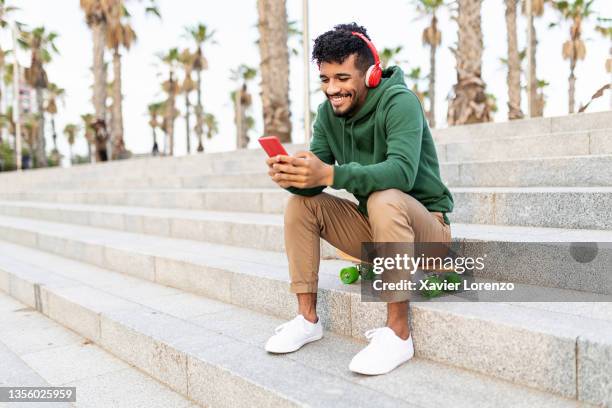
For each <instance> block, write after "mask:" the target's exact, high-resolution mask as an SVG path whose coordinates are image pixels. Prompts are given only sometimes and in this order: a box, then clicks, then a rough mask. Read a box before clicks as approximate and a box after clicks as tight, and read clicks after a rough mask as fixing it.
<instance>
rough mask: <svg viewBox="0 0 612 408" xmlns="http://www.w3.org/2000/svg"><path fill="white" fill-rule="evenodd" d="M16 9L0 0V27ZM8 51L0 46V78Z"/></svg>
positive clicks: (0, 97)
mask: <svg viewBox="0 0 612 408" xmlns="http://www.w3.org/2000/svg"><path fill="white" fill-rule="evenodd" d="M15 10H17V7H14V6H7V5H6V0H0V28H2V29H4V28H6V27H7V26H8V24H9V23H8V20H7V19H6V16H7V15H8V14H9V13H11V12H13V11H15ZM8 53H10V51H9V50H3V49H2V48H1V47H0V78H3V77H4V69H5V62H6V61H5V57H6V55H7V54H8ZM3 85H4V83H3V81H0V115H1V114H3V113H4V110H3V107H2V96H3V95H4V92H3V88H4V87H3ZM3 133H4V129H2V131H1V132H0V141H1V140H2V136H3Z"/></svg>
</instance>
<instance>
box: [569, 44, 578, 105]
mask: <svg viewBox="0 0 612 408" xmlns="http://www.w3.org/2000/svg"><path fill="white" fill-rule="evenodd" d="M574 52H575V50H574ZM574 55H575V54H574ZM576 61H577V60H576V58H571V59H570V76H569V113H574V105H575V104H576V102H575V94H576V76H575V75H574V70H575V69H576Z"/></svg>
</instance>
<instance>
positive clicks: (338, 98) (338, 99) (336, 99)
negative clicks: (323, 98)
mask: <svg viewBox="0 0 612 408" xmlns="http://www.w3.org/2000/svg"><path fill="white" fill-rule="evenodd" d="M328 98H329V101H330V102H331V104H332V106H333V107H334V108H337V107H339V106H342V104H343V103H344V102H346V101H347V100H349V99H350V98H351V94H350V93H344V94H336V95H333V96H328Z"/></svg>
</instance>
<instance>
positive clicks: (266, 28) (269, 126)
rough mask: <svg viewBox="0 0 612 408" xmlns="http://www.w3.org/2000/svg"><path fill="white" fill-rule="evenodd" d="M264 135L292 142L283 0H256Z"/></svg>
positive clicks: (285, 12)
mask: <svg viewBox="0 0 612 408" xmlns="http://www.w3.org/2000/svg"><path fill="white" fill-rule="evenodd" d="M257 11H258V15H259V21H258V29H259V54H260V57H261V62H260V69H259V72H260V73H261V100H262V105H263V119H264V134H266V135H276V136H278V138H279V139H280V140H281V142H291V111H290V107H289V49H288V47H287V39H288V23H287V10H286V7H285V0H257Z"/></svg>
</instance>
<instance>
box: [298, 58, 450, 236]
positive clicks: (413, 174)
mask: <svg viewBox="0 0 612 408" xmlns="http://www.w3.org/2000/svg"><path fill="white" fill-rule="evenodd" d="M310 151H311V152H312V153H314V154H315V155H316V156H317V157H318V158H319V159H321V160H322V161H323V162H325V163H327V164H334V163H335V162H337V164H336V165H335V166H334V183H333V185H332V187H333V188H335V189H345V190H347V191H348V192H350V193H352V194H353V195H354V196H355V197H356V198H357V199H358V200H359V211H361V212H362V213H363V214H365V215H367V199H368V196H369V195H370V194H371V193H373V192H374V191H378V190H387V189H390V188H396V189H399V190H401V191H404V192H406V193H408V194H410V195H411V196H412V197H414V198H416V199H417V200H419V201H420V202H421V204H423V205H424V206H425V207H426V208H427V209H428V210H429V211H439V212H442V213H444V221H445V222H446V224H450V221H449V219H448V217H447V216H446V213H447V212H451V211H452V210H453V197H452V195H451V193H450V191H449V190H448V188H447V187H446V186H445V185H444V183H442V180H441V178H440V169H439V166H438V157H437V154H436V148H435V145H434V142H433V139H432V137H431V133H430V131H429V126H428V125H427V122H426V120H425V115H424V114H423V109H422V107H421V104H420V102H419V99H418V98H417V96H416V95H415V94H414V93H413V92H412V91H410V90H409V89H408V87H407V86H406V83H405V82H404V73H403V72H402V70H401V69H400V68H399V67H390V68H387V69H386V70H385V71H384V72H383V79H382V81H381V83H380V85H378V86H377V87H376V88H371V89H369V90H368V94H367V97H366V101H365V103H364V105H363V106H362V107H361V109H359V111H358V112H357V113H356V114H355V115H354V116H352V117H348V118H339V117H337V116H335V115H334V112H333V110H332V107H331V104H330V102H329V100H326V101H325V102H323V103H322V104H321V105H319V109H318V113H317V118H316V120H315V123H314V132H313V137H312V141H311V144H310ZM324 188H325V187H324V186H320V187H313V188H308V189H299V188H294V187H290V188H288V189H287V190H289V191H291V192H292V193H294V194H299V195H305V196H313V195H316V194H319V193H321V191H323V189H324Z"/></svg>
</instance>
